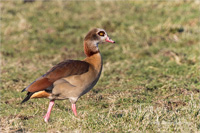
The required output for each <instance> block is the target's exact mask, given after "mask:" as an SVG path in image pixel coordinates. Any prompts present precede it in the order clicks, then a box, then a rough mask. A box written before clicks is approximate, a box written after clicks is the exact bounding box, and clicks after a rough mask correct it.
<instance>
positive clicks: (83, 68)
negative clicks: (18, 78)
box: [22, 60, 89, 92]
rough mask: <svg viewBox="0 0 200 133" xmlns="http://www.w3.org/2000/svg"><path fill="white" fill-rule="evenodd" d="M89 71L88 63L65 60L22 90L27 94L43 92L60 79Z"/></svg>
mask: <svg viewBox="0 0 200 133" xmlns="http://www.w3.org/2000/svg"><path fill="white" fill-rule="evenodd" d="M88 70H89V63H87V62H85V61H79V60H66V61H63V62H61V63H59V64H57V65H56V66H54V67H52V68H51V69H50V70H49V71H48V72H47V73H46V74H44V75H43V76H41V77H40V78H38V79H37V80H35V81H34V82H33V83H31V84H30V85H29V86H28V87H26V88H25V89H24V90H22V91H25V90H27V91H28V92H37V91H41V90H45V89H46V88H48V87H50V86H52V85H53V83H54V82H55V81H56V80H58V79H61V78H64V77H68V76H71V75H81V74H83V73H86V72H87V71H88Z"/></svg>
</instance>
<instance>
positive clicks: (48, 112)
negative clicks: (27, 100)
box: [44, 100, 54, 122]
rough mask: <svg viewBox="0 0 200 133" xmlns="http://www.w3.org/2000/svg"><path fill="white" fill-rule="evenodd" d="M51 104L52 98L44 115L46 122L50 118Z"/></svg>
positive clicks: (52, 103)
mask: <svg viewBox="0 0 200 133" xmlns="http://www.w3.org/2000/svg"><path fill="white" fill-rule="evenodd" d="M53 105H54V100H51V101H50V103H49V108H48V111H47V113H46V115H45V116H44V121H45V122H48V120H49V118H50V114H51V110H52V107H53Z"/></svg>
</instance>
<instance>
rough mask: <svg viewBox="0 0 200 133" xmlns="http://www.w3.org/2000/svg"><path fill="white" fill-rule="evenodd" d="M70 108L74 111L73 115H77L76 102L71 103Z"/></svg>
mask: <svg viewBox="0 0 200 133" xmlns="http://www.w3.org/2000/svg"><path fill="white" fill-rule="evenodd" d="M72 110H73V112H74V115H75V116H77V112H76V104H72Z"/></svg>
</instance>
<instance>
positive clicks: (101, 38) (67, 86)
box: [22, 28, 115, 122]
mask: <svg viewBox="0 0 200 133" xmlns="http://www.w3.org/2000/svg"><path fill="white" fill-rule="evenodd" d="M103 42H111V43H115V42H114V41H112V40H111V39H109V37H108V35H107V33H106V32H105V30H103V29H98V28H95V29H93V30H91V31H90V32H89V33H88V34H87V35H86V37H85V39H84V52H85V54H86V56H87V57H86V58H85V59H84V60H82V61H79V60H66V61H63V62H61V63H59V64H57V65H56V66H54V67H53V68H51V69H50V70H49V71H48V72H47V73H46V74H44V75H43V76H41V77H40V78H38V79H37V80H35V81H34V82H33V83H31V84H30V85H29V86H28V87H27V88H25V89H24V90H22V92H23V91H25V90H26V91H28V93H27V96H26V98H25V99H24V100H23V101H22V103H23V102H26V101H27V100H29V99H30V98H49V99H50V100H51V101H50V104H49V108H48V111H47V114H46V115H45V121H46V122H48V119H49V117H50V113H51V109H52V107H53V105H54V100H64V99H69V100H70V102H71V103H72V110H73V112H74V114H75V115H77V113H76V106H75V103H76V101H77V100H78V99H79V98H80V97H81V96H82V95H84V94H85V93H87V92H88V91H89V90H90V89H92V88H93V87H94V85H95V84H96V83H97V81H98V79H99V77H100V74H101V70H102V58H101V54H100V51H99V48H98V44H99V43H103Z"/></svg>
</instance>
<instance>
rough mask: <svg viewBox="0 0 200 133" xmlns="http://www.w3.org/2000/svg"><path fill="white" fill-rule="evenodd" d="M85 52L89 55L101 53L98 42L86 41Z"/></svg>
mask: <svg viewBox="0 0 200 133" xmlns="http://www.w3.org/2000/svg"><path fill="white" fill-rule="evenodd" d="M84 52H85V55H86V56H87V57H90V56H92V55H94V54H97V53H100V51H99V48H98V43H97V42H95V41H84Z"/></svg>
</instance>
